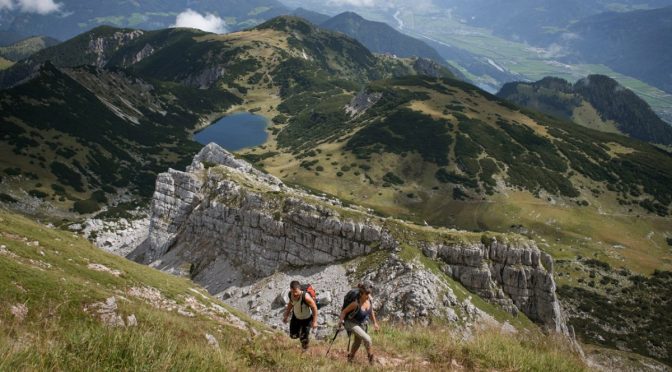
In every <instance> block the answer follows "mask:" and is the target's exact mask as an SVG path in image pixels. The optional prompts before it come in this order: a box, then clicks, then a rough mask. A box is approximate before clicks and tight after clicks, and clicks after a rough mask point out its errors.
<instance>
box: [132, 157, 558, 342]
mask: <svg viewBox="0 0 672 372" xmlns="http://www.w3.org/2000/svg"><path fill="white" fill-rule="evenodd" d="M413 229H417V230H419V231H412V230H413ZM453 232H454V231H453ZM448 233H449V231H447V230H445V231H444V230H440V229H434V228H429V227H427V228H420V227H412V226H410V225H407V224H406V223H404V222H402V221H398V220H392V219H383V218H379V217H376V216H374V215H371V214H369V213H367V211H366V210H364V209H359V208H357V207H344V206H342V205H341V204H340V202H339V201H337V200H332V199H329V198H326V197H324V196H314V195H310V194H308V193H306V192H303V191H300V190H297V189H294V188H290V187H287V186H286V185H284V184H283V183H282V182H281V181H280V180H279V179H277V178H275V177H273V176H270V175H267V174H264V173H262V172H260V171H258V170H256V169H254V168H253V167H252V166H250V165H249V164H247V163H246V162H244V161H241V160H238V159H236V158H235V157H234V156H233V155H231V154H230V153H228V152H226V151H225V150H223V149H222V148H220V147H218V146H217V145H215V144H210V145H208V146H206V147H205V148H204V149H203V150H202V151H201V152H200V153H199V154H198V155H197V156H196V157H195V159H194V161H193V163H192V164H191V166H189V167H188V168H187V171H186V172H181V171H177V170H172V169H171V170H170V171H169V172H167V173H162V174H161V175H159V177H158V179H157V186H156V192H155V194H154V199H153V203H152V210H151V225H150V233H149V238H148V239H147V240H146V241H145V242H144V243H143V244H142V245H141V246H140V247H139V248H138V249H137V250H136V251H135V252H133V253H132V254H131V255H130V257H131V258H133V259H135V260H137V261H140V262H143V263H146V264H152V265H154V266H156V267H159V268H161V269H164V270H168V271H172V272H177V273H181V274H186V275H190V276H191V277H192V278H194V279H195V280H196V281H197V282H199V283H202V284H204V285H205V286H206V287H207V288H208V289H209V290H210V291H211V292H213V293H219V292H222V291H225V290H226V289H227V288H229V287H230V286H232V283H240V282H241V281H240V280H241V278H242V279H245V280H247V283H248V284H249V283H252V282H254V281H255V280H259V279H261V278H264V277H268V276H271V275H273V274H274V273H277V272H283V271H290V270H295V269H297V268H300V267H311V266H315V267H317V266H320V265H322V266H328V265H330V264H339V263H340V262H343V261H344V260H348V259H352V258H356V257H361V256H365V255H368V254H370V253H372V252H380V251H387V252H390V253H391V254H392V255H393V256H394V257H396V255H394V253H395V252H397V251H399V250H400V249H401V247H402V246H412V247H413V248H414V249H422V250H423V251H424V252H425V255H426V256H428V257H429V258H430V259H434V260H435V261H436V262H437V263H438V264H439V266H440V267H441V270H442V271H443V272H444V273H445V274H448V275H450V276H452V277H453V278H454V279H456V280H457V281H459V282H460V283H462V285H464V286H465V287H466V288H468V289H470V290H472V291H474V292H476V293H478V294H479V295H482V296H483V297H485V298H487V299H490V300H491V301H492V302H495V303H499V304H502V305H504V308H505V309H507V310H509V311H511V312H513V313H515V312H517V311H522V312H523V313H525V314H526V315H527V316H528V317H529V318H530V319H532V320H535V321H538V322H540V323H543V324H544V325H545V326H546V327H548V328H550V329H553V330H556V331H559V332H563V333H566V332H567V328H566V325H565V323H564V321H563V317H562V314H561V312H560V308H559V306H558V301H557V298H556V296H555V282H554V280H553V276H552V259H551V258H550V256H548V255H546V254H545V253H543V252H541V251H540V250H539V249H538V248H537V247H536V245H535V244H534V243H533V242H531V241H526V240H524V239H523V238H520V240H519V241H514V240H513V239H512V240H511V241H505V239H503V238H500V239H501V240H502V241H498V240H497V239H494V238H493V239H490V240H489V241H480V240H483V239H481V238H480V236H471V237H470V238H471V241H469V239H467V240H462V241H459V240H458V241H450V242H448V241H446V234H448ZM455 233H456V234H458V235H460V234H462V233H460V232H455ZM464 234H465V236H466V234H467V233H464ZM472 235H473V234H472ZM460 236H462V235H460ZM389 262H393V261H389ZM389 262H388V264H383V265H382V267H387V269H383V270H382V271H377V272H376V270H371V271H370V272H369V273H368V274H367V275H368V276H369V277H371V278H373V279H375V278H376V277H378V279H379V280H381V281H383V282H385V283H394V278H395V277H396V276H401V275H402V273H403V272H405V271H408V267H407V265H403V264H399V263H397V264H390V263H389ZM385 265H387V266H385ZM397 269H398V270H397ZM381 272H383V273H384V274H385V275H383V276H381V274H380V273H381ZM407 274H408V273H407ZM390 275H391V277H390ZM385 276H388V277H387V278H385ZM409 276H410V277H411V279H409V280H408V281H406V283H408V282H411V283H413V282H414V281H416V279H417V280H419V281H420V283H419V284H418V285H419V286H421V287H422V286H425V285H431V282H432V281H433V280H432V279H428V277H427V276H424V275H421V276H419V277H418V278H415V279H413V275H409ZM428 283H429V284H428ZM397 284H398V283H397ZM408 287H409V292H408V293H411V294H412V293H413V291H414V289H413V288H417V286H414V285H412V284H411V285H409V286H408ZM429 292H430V293H432V292H434V293H439V292H441V291H431V290H430V291H429ZM393 294H394V295H396V294H398V291H395V290H390V289H389V288H385V287H383V288H381V289H380V295H381V297H382V299H383V300H382V301H380V302H379V305H378V306H379V307H380V310H382V312H383V314H382V315H385V314H384V313H385V311H386V307H383V306H381V304H383V303H385V297H386V296H387V297H390V298H389V300H394V298H392V297H393ZM437 296H438V294H437ZM450 302H451V301H450V299H449V298H448V299H447V300H443V301H441V300H436V301H435V300H431V301H429V305H428V306H425V307H429V308H436V307H437V306H450ZM412 304H413V305H412V306H416V309H415V310H414V311H412V312H411V313H412V314H414V315H413V316H414V317H416V318H419V317H423V316H429V315H433V314H430V312H429V311H427V310H426V309H425V307H423V305H422V301H412ZM404 306H405V305H402V306H401V310H400V308H399V306H392V305H387V308H390V311H388V314H387V315H390V314H389V313H396V314H397V315H399V314H402V313H404V312H405V311H408V309H404ZM417 307H419V308H417ZM396 318H404V317H403V316H396Z"/></svg>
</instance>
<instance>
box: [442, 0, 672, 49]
mask: <svg viewBox="0 0 672 372" xmlns="http://www.w3.org/2000/svg"><path fill="white" fill-rule="evenodd" d="M434 2H435V3H436V4H439V5H440V6H443V7H446V8H450V9H453V11H454V14H455V15H456V16H457V17H459V18H460V19H462V20H463V21H464V22H466V23H467V24H469V25H473V26H477V27H483V28H487V29H491V30H493V31H494V32H495V33H496V34H497V35H500V36H504V37H506V38H508V39H513V40H520V41H526V42H529V43H532V44H540V45H546V44H548V43H549V42H552V41H553V40H554V38H555V37H556V36H557V35H559V34H561V33H562V32H563V31H564V30H566V29H567V28H568V27H569V26H570V25H571V24H573V23H574V22H577V21H579V20H581V19H583V18H585V17H589V16H592V15H595V14H599V13H603V12H607V11H618V12H623V11H628V10H635V9H643V8H649V9H652V8H659V7H664V6H668V5H672V0H623V1H618V2H616V1H612V0H562V1H559V0H517V1H514V2H512V1H501V0H435V1H434Z"/></svg>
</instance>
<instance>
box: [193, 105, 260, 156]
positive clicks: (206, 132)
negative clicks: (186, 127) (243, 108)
mask: <svg viewBox="0 0 672 372" xmlns="http://www.w3.org/2000/svg"><path fill="white" fill-rule="evenodd" d="M267 124H268V122H267V121H266V118H264V117H263V116H259V115H254V114H250V113H247V112H244V113H239V114H233V115H229V116H225V117H223V118H221V119H219V120H217V121H216V122H215V123H214V124H212V125H210V126H209V127H207V128H205V129H203V130H202V131H200V132H198V133H196V134H195V135H194V140H196V142H198V143H201V144H204V145H207V144H208V143H210V142H214V143H216V144H218V145H220V146H222V147H223V148H225V149H227V150H229V151H238V150H240V149H244V148H246V147H253V146H259V145H261V144H263V143H264V142H266V139H267V138H268V134H267V133H266V125H267Z"/></svg>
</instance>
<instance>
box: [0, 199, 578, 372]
mask: <svg viewBox="0 0 672 372" xmlns="http://www.w3.org/2000/svg"><path fill="white" fill-rule="evenodd" d="M24 238H25V240H24ZM33 241H39V245H37V246H36V245H35V244H30V245H29V244H27V242H33ZM0 245H2V246H4V248H2V249H1V250H0V370H3V371H4V370H16V371H21V370H142V371H167V370H171V371H173V370H174V371H185V370H188V371H218V370H297V369H308V368H310V369H318V370H327V371H331V370H333V371H336V370H338V371H350V370H353V371H354V370H362V369H364V364H362V363H360V362H358V363H356V364H354V365H346V364H345V355H344V352H343V349H344V348H345V344H346V339H345V338H343V337H342V338H340V339H339V340H338V341H337V343H336V345H335V346H334V349H333V352H332V355H331V356H330V357H328V358H327V357H324V354H325V351H326V347H327V344H326V342H324V341H315V342H314V343H313V348H312V350H311V351H310V353H309V354H307V355H302V354H301V353H300V352H299V345H298V343H296V342H292V341H291V340H289V339H288V338H287V337H286V336H285V335H283V334H281V333H274V332H272V331H270V330H268V329H267V328H266V327H265V326H263V325H261V324H257V323H255V322H253V321H251V320H249V319H247V318H246V316H245V315H244V314H241V313H240V312H238V311H235V310H232V309H229V312H230V313H231V314H233V315H235V316H237V317H239V318H240V319H242V320H243V322H245V323H246V324H247V325H248V327H249V329H255V330H256V332H257V333H258V335H257V336H252V333H251V331H248V330H241V329H239V328H236V327H233V326H231V325H229V322H228V321H226V320H225V319H224V320H223V318H225V317H223V316H222V317H218V316H213V315H212V314H210V313H198V312H196V311H195V310H193V307H192V308H187V309H188V310H193V311H194V312H195V313H196V315H195V316H194V317H185V316H183V315H180V314H179V313H177V312H176V311H175V310H174V309H168V308H161V307H156V306H154V305H153V304H152V302H151V301H146V300H143V299H141V298H138V297H134V296H132V295H131V294H130V293H131V292H129V291H128V290H129V289H130V288H134V287H135V288H138V287H152V288H155V289H156V290H158V291H160V293H161V294H162V295H163V298H164V299H165V301H168V302H169V303H174V304H177V305H183V306H184V304H185V303H187V302H188V301H189V298H191V299H192V300H193V301H196V302H197V303H198V304H200V305H203V306H205V307H211V306H213V305H214V304H218V305H221V306H224V307H225V308H227V307H226V306H225V305H223V304H221V302H219V301H218V300H216V299H214V298H212V297H211V296H209V295H208V294H207V293H206V292H205V291H204V290H203V289H202V288H200V287H198V286H197V285H196V284H194V283H192V282H191V281H189V280H187V279H185V278H179V277H175V276H171V275H168V274H165V273H162V272H159V271H156V270H154V269H151V268H149V267H146V266H142V265H139V264H135V263H133V262H130V261H127V260H125V259H123V258H120V257H116V256H112V255H110V254H107V253H105V252H103V251H100V250H98V249H97V248H94V247H93V246H91V244H90V243H88V242H87V241H86V240H84V239H82V238H80V237H78V236H76V235H73V234H72V233H71V232H66V231H61V230H57V229H51V228H46V227H44V226H42V225H39V224H37V223H35V222H32V221H30V220H28V219H26V218H24V217H20V216H17V215H14V214H11V213H9V212H5V211H2V210H0ZM371 257H374V258H375V257H376V256H375V255H373V256H371ZM91 263H97V264H101V265H105V266H106V267H108V268H110V269H114V270H119V271H121V272H122V274H121V275H120V276H118V277H117V276H114V275H111V274H109V273H106V272H97V271H93V270H91V269H89V268H88V265H89V264H91ZM368 264H374V262H369V263H368ZM111 296H115V298H116V300H117V305H118V309H117V314H118V315H121V316H123V317H126V316H128V315H131V314H133V315H135V317H136V318H137V321H138V325H137V326H134V327H126V328H124V327H111V326H106V325H104V324H103V323H102V322H101V321H100V320H99V319H98V317H97V316H95V315H94V314H91V312H86V311H85V310H84V308H85V306H87V305H91V304H93V303H96V302H99V301H103V300H105V299H106V298H109V297H111ZM171 301H174V302H171ZM18 305H25V306H26V308H27V310H28V311H27V314H26V316H25V318H24V319H19V318H17V317H15V316H14V315H12V310H11V309H12V307H13V306H18ZM194 306H196V305H194ZM226 317H227V319H228V317H229V316H228V315H227V316H226ZM205 334H211V335H213V336H214V337H215V338H216V340H217V341H218V343H219V347H218V348H217V347H213V346H210V345H208V343H207V340H206V338H205ZM373 337H374V343H375V346H376V354H377V355H379V356H382V357H385V358H398V359H399V360H400V362H399V363H400V364H398V365H397V367H399V368H402V367H403V368H402V369H411V370H417V369H418V368H422V369H429V370H442V369H445V368H447V367H449V366H450V364H451V363H453V359H455V360H456V361H457V363H459V364H461V365H464V366H466V367H468V368H501V369H508V370H539V369H548V370H551V371H575V370H582V369H585V366H584V365H583V364H582V363H581V361H580V360H579V359H578V358H577V357H576V355H574V354H573V353H572V352H571V351H570V350H569V349H568V348H567V346H566V345H565V344H564V343H563V342H562V341H561V340H556V339H553V338H551V337H545V336H542V335H541V334H540V333H539V332H538V331H530V332H529V333H528V332H527V331H526V333H525V334H524V335H522V334H521V336H508V335H501V334H499V333H498V332H496V331H492V332H490V331H484V332H479V333H477V334H476V335H475V336H474V337H473V338H471V339H469V340H466V341H463V340H461V339H460V337H461V336H460V333H459V332H455V330H454V328H453V327H452V326H450V325H446V324H442V323H440V322H436V324H435V325H434V326H432V327H413V328H408V327H405V326H400V325H394V324H387V323H385V322H384V323H383V330H382V332H380V333H375V334H374V335H373ZM426 363H429V364H426Z"/></svg>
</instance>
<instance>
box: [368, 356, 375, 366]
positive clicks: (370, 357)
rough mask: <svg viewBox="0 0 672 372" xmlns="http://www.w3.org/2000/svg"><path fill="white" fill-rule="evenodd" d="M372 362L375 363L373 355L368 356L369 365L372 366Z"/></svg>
mask: <svg viewBox="0 0 672 372" xmlns="http://www.w3.org/2000/svg"><path fill="white" fill-rule="evenodd" d="M374 362H375V360H374V358H373V354H369V364H370V365H373V363H374Z"/></svg>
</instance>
